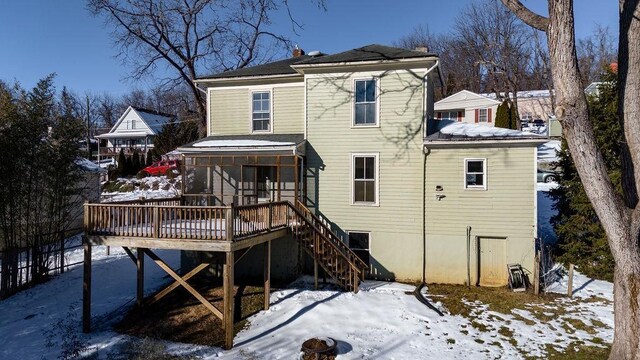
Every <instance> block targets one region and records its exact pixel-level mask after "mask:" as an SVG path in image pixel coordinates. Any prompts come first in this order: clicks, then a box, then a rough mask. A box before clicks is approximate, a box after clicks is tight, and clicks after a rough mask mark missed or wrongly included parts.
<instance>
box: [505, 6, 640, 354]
mask: <svg viewBox="0 0 640 360" xmlns="http://www.w3.org/2000/svg"><path fill="white" fill-rule="evenodd" d="M502 2H503V3H504V4H505V5H506V6H507V7H508V8H509V9H511V10H512V11H513V13H514V14H516V15H517V16H518V17H519V18H521V19H522V20H523V21H525V22H526V23H527V24H529V25H531V26H532V27H534V28H536V29H539V30H541V31H544V32H545V33H546V35H547V42H548V44H549V58H550V62H551V72H552V76H553V83H554V85H555V92H556V110H555V112H556V116H557V118H558V119H559V120H560V121H561V123H562V128H563V134H564V137H565V139H566V140H567V145H568V147H569V151H570V152H571V156H572V157H573V161H574V163H575V166H576V170H577V171H578V174H579V175H580V178H581V180H582V184H583V186H584V190H585V192H586V194H587V196H588V197H589V200H590V201H591V204H592V205H593V208H594V210H595V212H596V214H597V215H598V217H599V219H600V221H601V223H602V226H603V228H604V230H605V233H606V234H607V239H608V242H609V247H610V248H611V253H612V255H613V258H614V261H615V269H614V311H615V333H614V339H613V346H612V348H611V353H610V354H609V358H610V359H640V241H639V238H640V207H639V206H638V189H640V121H638V118H639V117H640V47H639V46H638V45H637V44H638V43H640V2H639V1H638V0H620V1H619V4H620V10H619V16H620V22H619V23H620V34H619V42H618V49H619V54H618V116H619V118H620V121H621V122H622V126H623V129H624V138H625V141H626V144H625V148H626V149H624V150H623V153H624V154H625V155H623V158H622V178H623V180H622V183H623V194H624V195H623V196H619V195H618V194H617V193H616V191H615V187H614V185H613V184H612V182H611V180H610V179H609V176H608V173H607V168H606V166H605V163H604V160H603V157H602V154H601V152H600V150H599V149H598V148H597V146H596V141H595V136H594V132H593V127H592V125H591V122H590V121H589V109H588V107H587V100H586V96H585V94H584V91H583V87H582V74H581V73H580V69H579V67H578V55H577V52H576V38H575V32H574V30H575V28H574V13H573V1H572V0H548V7H549V16H548V17H544V16H541V15H539V14H536V13H534V12H533V11H531V10H529V9H528V8H527V7H525V6H524V5H523V4H522V3H521V2H520V1H519V0H502Z"/></svg>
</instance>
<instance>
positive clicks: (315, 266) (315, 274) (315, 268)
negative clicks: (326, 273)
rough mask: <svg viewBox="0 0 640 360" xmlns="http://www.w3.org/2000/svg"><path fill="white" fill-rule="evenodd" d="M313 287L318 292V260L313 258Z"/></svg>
mask: <svg viewBox="0 0 640 360" xmlns="http://www.w3.org/2000/svg"><path fill="white" fill-rule="evenodd" d="M313 286H314V288H315V289H316V290H318V259H317V258H316V257H315V256H314V257H313Z"/></svg>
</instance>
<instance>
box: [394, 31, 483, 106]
mask: <svg viewBox="0 0 640 360" xmlns="http://www.w3.org/2000/svg"><path fill="white" fill-rule="evenodd" d="M394 46H397V47H401V48H404V49H416V48H419V47H426V48H427V50H428V51H429V52H431V53H435V54H438V56H439V57H440V70H441V71H442V77H443V79H444V80H445V83H444V88H443V92H442V94H441V95H443V96H445V97H446V96H449V95H451V94H453V93H455V92H457V91H460V90H463V89H468V90H471V91H477V92H479V91H480V71H479V66H478V61H477V59H476V57H475V56H474V55H473V54H472V53H471V52H470V51H469V49H468V48H467V47H465V46H464V44H463V42H462V41H461V40H460V39H459V38H457V37H456V36H454V35H453V34H447V33H443V34H433V33H431V32H430V31H429V28H428V27H427V28H425V27H423V26H418V27H416V28H415V29H414V30H413V31H412V32H411V33H410V34H408V35H406V36H404V37H401V38H400V39H399V40H398V41H396V42H394ZM436 100H439V99H436Z"/></svg>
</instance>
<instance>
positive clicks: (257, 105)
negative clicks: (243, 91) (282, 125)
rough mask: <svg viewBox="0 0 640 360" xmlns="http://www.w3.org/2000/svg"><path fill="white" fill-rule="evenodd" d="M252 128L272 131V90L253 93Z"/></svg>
mask: <svg viewBox="0 0 640 360" xmlns="http://www.w3.org/2000/svg"><path fill="white" fill-rule="evenodd" d="M251 130H252V131H253V132H270V131H271V92H269V91H256V92H253V93H251Z"/></svg>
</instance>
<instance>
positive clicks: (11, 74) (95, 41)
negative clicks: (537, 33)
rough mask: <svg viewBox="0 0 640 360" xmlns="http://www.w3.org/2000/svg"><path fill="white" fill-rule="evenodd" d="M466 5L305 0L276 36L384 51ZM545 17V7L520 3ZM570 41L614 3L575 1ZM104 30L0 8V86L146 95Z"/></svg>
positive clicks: (74, 9)
mask: <svg viewBox="0 0 640 360" xmlns="http://www.w3.org/2000/svg"><path fill="white" fill-rule="evenodd" d="M471 1H473V0H448V1H441V0H395V1H381V0H370V1H346V0H327V3H328V10H327V11H326V12H324V11H321V10H318V9H317V8H316V7H315V6H314V5H312V3H311V1H309V0H294V1H290V2H291V3H294V4H293V5H292V11H293V15H294V17H295V18H296V19H297V20H298V21H299V22H300V23H302V24H304V30H302V31H298V33H299V34H298V35H296V34H293V32H292V31H291V24H290V23H289V21H288V19H287V17H286V16H284V15H282V14H281V15H279V16H276V18H275V19H274V20H275V24H274V27H275V28H276V31H278V32H280V33H283V34H286V35H288V36H289V37H290V38H291V39H292V40H293V41H294V42H296V43H298V44H300V47H302V48H303V49H305V50H306V51H311V50H321V51H323V52H325V53H334V52H338V51H343V50H348V49H352V48H355V47H359V46H362V45H367V44H371V43H379V44H390V43H392V42H393V41H394V40H397V39H398V38H400V37H401V36H403V35H406V34H408V33H410V32H411V31H412V30H413V29H414V28H415V27H416V26H417V25H423V26H428V27H429V29H430V30H431V31H432V32H435V33H437V32H446V30H447V29H448V28H450V27H451V26H452V25H453V24H454V21H455V18H456V14H457V13H458V12H459V11H460V9H462V8H463V7H464V6H465V5H466V4H468V3H469V2H471ZM523 2H524V3H525V4H526V5H528V6H531V7H532V8H533V9H535V10H538V11H540V12H544V11H545V7H546V5H545V4H546V1H542V0H524V1H523ZM575 6H576V9H575V11H576V33H577V34H578V37H584V36H587V35H589V34H590V33H591V32H592V30H593V28H594V27H595V25H596V24H599V25H603V26H609V27H610V28H611V29H613V30H616V31H617V11H618V5H617V2H616V1H605V0H576V4H575ZM116 53H117V50H116V49H115V48H114V47H113V46H112V43H111V40H110V37H109V29H107V28H105V26H104V23H103V21H102V20H101V19H99V18H95V17H93V16H92V15H91V14H90V13H89V12H88V11H87V10H86V8H85V2H84V1H82V0H20V1H15V0H0V79H2V80H4V81H9V82H13V81H14V80H17V81H19V82H20V83H21V84H22V85H23V86H24V87H32V86H33V85H34V84H35V83H36V81H37V80H38V79H40V78H42V77H44V76H45V75H47V74H49V73H52V72H55V73H57V75H58V77H57V81H56V83H57V84H58V86H59V87H62V85H66V86H67V87H68V88H70V89H71V90H73V91H75V92H77V93H79V94H82V93H84V92H91V93H103V92H109V93H112V94H113V95H116V96H118V95H121V94H123V93H127V92H129V91H130V90H131V89H133V88H143V89H144V88H147V87H149V86H150V85H151V80H149V81H145V82H137V83H132V82H130V81H127V80H126V76H127V71H128V68H127V67H126V66H124V65H123V64H121V63H120V61H119V60H118V59H116V58H115V57H114V55H115V54H116Z"/></svg>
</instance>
